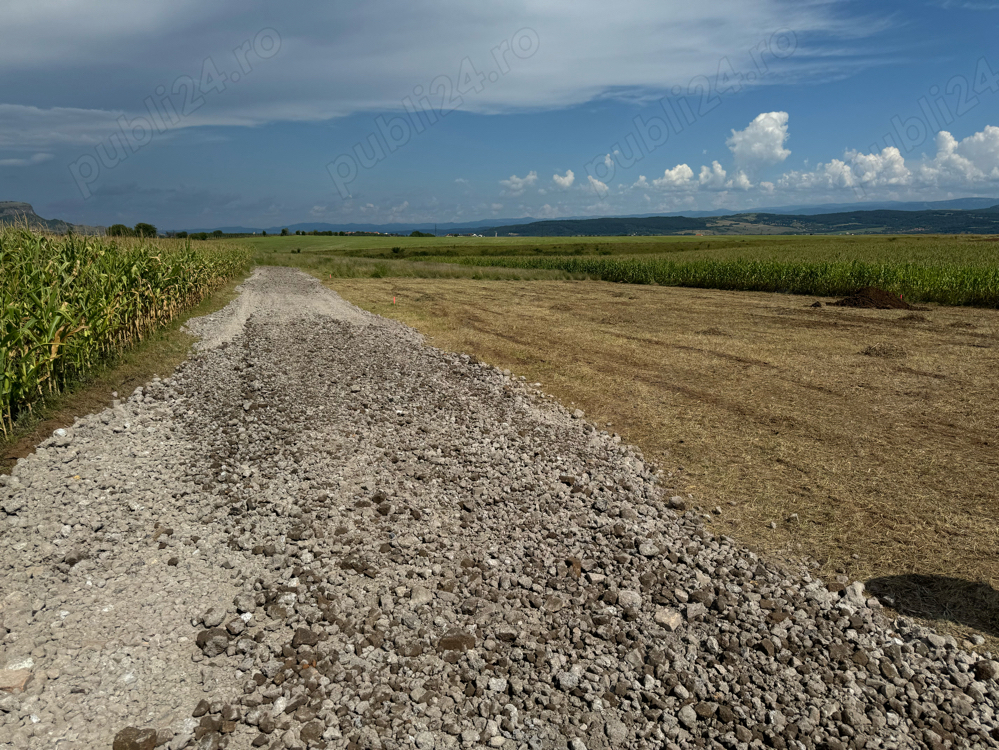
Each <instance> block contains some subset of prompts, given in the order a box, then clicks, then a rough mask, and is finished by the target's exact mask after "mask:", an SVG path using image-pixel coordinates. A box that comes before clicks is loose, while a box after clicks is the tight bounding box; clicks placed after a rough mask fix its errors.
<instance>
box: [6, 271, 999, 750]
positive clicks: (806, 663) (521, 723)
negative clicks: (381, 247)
mask: <svg viewBox="0 0 999 750" xmlns="http://www.w3.org/2000/svg"><path fill="white" fill-rule="evenodd" d="M241 292H242V293H241V295H240V297H239V298H238V299H237V300H234V301H233V303H231V304H230V305H229V306H228V307H226V308H225V309H224V310H222V311H220V312H219V313H216V314H214V315H211V316H206V317H205V318H201V319H199V320H197V321H192V323H191V324H190V325H189V327H190V329H191V330H192V331H193V332H195V333H196V334H197V335H199V336H200V337H201V341H200V344H199V346H198V347H197V351H196V352H195V353H194V354H193V355H192V357H191V358H190V359H189V360H188V361H187V362H185V363H184V365H182V366H181V368H179V370H178V371H177V372H176V373H175V374H174V375H173V376H172V377H170V378H168V379H165V380H159V379H154V380H153V381H152V382H151V383H149V384H147V385H145V386H143V387H141V388H138V389H137V390H136V391H135V393H134V394H133V395H132V396H131V397H130V398H128V399H127V400H126V401H124V402H122V403H118V402H115V403H114V404H113V406H112V407H111V408H109V409H107V410H105V411H103V412H101V413H99V414H94V415H91V416H88V417H85V418H83V419H80V420H78V421H77V422H76V423H75V424H74V425H73V426H72V427H71V428H68V429H66V430H63V431H59V432H58V433H57V434H54V435H53V436H52V437H51V438H49V439H48V440H46V441H45V442H44V443H42V444H41V445H40V446H39V448H38V450H37V451H36V453H35V454H34V455H32V456H30V457H28V458H26V459H23V460H21V461H20V462H19V463H18V464H17V466H16V467H15V469H14V471H13V473H12V474H11V475H10V476H9V477H0V539H2V543H0V747H10V748H18V749H21V748H59V749H60V750H70V749H74V750H75V749H79V750H84V749H86V750H89V749H90V748H108V747H113V748H114V749H115V750H133V749H135V748H153V747H166V748H171V750H180V749H181V748H200V749H202V750H210V749H213V748H223V747H226V748H232V749H233V750H240V749H242V748H251V747H264V748H289V749H291V750H295V749H302V750H304V749H305V748H336V749H338V750H343V749H347V748H349V749H350V750H361V749H363V750H369V749H374V748H384V749H385V750H391V749H394V748H414V747H415V748H420V750H449V749H450V748H478V747H490V748H507V750H539V749H541V748H544V749H545V750H548V749H552V748H560V749H561V748H571V749H572V750H597V749H603V748H636V749H637V748H681V747H712V748H719V747H720V748H759V747H774V748H806V749H811V748H829V749H830V750H838V749H841V748H842V749H845V748H965V747H967V748H991V747H997V746H999V719H997V716H996V710H997V706H999V683H997V679H999V664H997V663H996V662H995V661H994V660H993V658H992V655H991V654H975V653H971V652H968V651H964V650H962V649H961V648H959V646H958V644H957V643H956V642H955V641H954V640H953V638H951V637H949V636H941V635H938V634H937V633H934V632H933V631H930V630H926V629H923V628H920V627H917V626H916V625H914V624H913V623H911V622H909V621H907V620H905V619H904V618H896V619H893V620H889V619H888V618H886V617H885V615H884V614H883V612H882V611H881V608H880V605H879V604H878V602H877V600H876V599H873V598H868V596H867V595H866V592H865V591H864V588H863V585H862V584H861V583H859V582H855V583H852V584H850V585H846V586H844V585H843V584H841V583H833V584H829V585H827V584H826V583H824V582H823V581H821V580H818V579H816V578H815V577H814V576H813V575H812V574H811V573H810V572H809V568H808V567H807V566H806V565H805V564H802V565H799V566H790V567H789V566H786V565H782V564H776V563H774V562H771V561H768V560H765V559H761V558H759V557H757V556H756V555H754V554H753V553H751V552H749V551H747V550H746V549H744V548H742V547H740V546H739V545H738V544H737V543H735V542H734V541H733V540H731V539H728V538H726V537H719V536H715V535H713V534H712V533H711V532H710V531H709V530H708V529H706V528H705V527H704V526H703V524H702V522H701V519H700V517H699V516H698V515H697V514H695V513H694V512H692V511H688V510H687V509H686V505H687V503H686V501H685V499H684V498H682V497H680V496H679V495H677V494H675V493H673V492H672V491H671V490H670V489H669V488H668V487H664V486H663V483H662V481H661V479H660V477H659V476H658V475H657V474H656V473H655V472H653V471H652V470H651V469H650V467H648V466H647V465H646V464H645V462H644V461H643V459H642V456H641V454H640V453H639V451H638V450H637V449H635V448H633V447H630V446H627V445H623V444H622V443H621V441H620V439H619V438H618V437H617V436H614V435H610V434H608V433H607V432H604V431H601V430H600V429H599V428H597V427H595V426H594V425H592V424H591V423H589V422H587V421H586V419H585V415H583V414H582V413H578V412H577V413H570V412H569V411H567V410H566V409H564V408H563V407H562V406H560V405H558V404H557V403H554V402H553V401H552V400H551V399H549V398H547V397H545V396H544V394H541V393H540V392H539V391H537V390H536V389H535V388H533V387H531V386H528V385H527V384H525V383H523V382H521V380H520V379H517V378H516V377H514V376H511V375H509V374H508V373H507V374H504V373H503V372H500V371H498V370H496V369H495V368H493V367H490V366H488V365H485V364H482V363H479V362H477V361H475V360H473V359H471V358H469V357H468V356H467V355H458V354H450V353H446V352H442V351H439V350H436V349H434V348H432V347H429V346H426V345H425V344H424V343H423V341H422V340H421V338H420V337H419V335H418V334H416V333H415V332H413V331H412V330H411V329H408V328H406V327H404V326H402V325H400V324H397V323H395V322H392V321H388V320H385V319H382V318H378V317H376V316H373V315H370V314H368V313H365V312H363V311H361V310H359V309H358V308H356V307H354V306H352V305H349V304H348V303H346V302H344V301H343V300H342V299H340V298H339V297H338V296H337V295H335V294H334V293H333V292H330V291H328V290H326V289H324V288H323V287H322V285H321V284H320V283H319V282H318V281H317V280H316V279H314V278H312V277H309V276H307V275H305V274H303V273H301V272H298V271H293V270H290V269H278V268H259V269H257V270H256V271H255V273H254V275H253V276H252V277H251V278H250V279H249V280H248V281H247V282H246V283H245V284H244V285H243V286H242V287H241Z"/></svg>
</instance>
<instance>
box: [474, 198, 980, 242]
mask: <svg viewBox="0 0 999 750" xmlns="http://www.w3.org/2000/svg"><path fill="white" fill-rule="evenodd" d="M487 231H488V233H491V234H498V235H499V236H501V237H510V236H514V237H574V236H585V237H607V236H617V235H638V236H661V235H679V234H688V235H689V234H704V235H715V234H725V235H749V234H757V235H759V234H767V235H780V234H784V235H787V234H999V205H995V206H991V207H989V208H985V209H979V210H975V211H962V210H937V211H885V210H875V211H845V212H840V213H830V214H816V215H806V214H776V213H763V212H754V213H743V214H734V215H726V216H713V217H688V216H650V217H639V218H606V219H583V220H573V219H566V220H561V219H560V220H551V221H536V222H531V223H528V224H513V225H508V226H501V227H492V228H490V229H489V230H487Z"/></svg>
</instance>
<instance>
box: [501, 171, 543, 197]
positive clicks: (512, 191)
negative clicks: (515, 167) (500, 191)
mask: <svg viewBox="0 0 999 750" xmlns="http://www.w3.org/2000/svg"><path fill="white" fill-rule="evenodd" d="M537 181H538V173H537V172H534V171H531V172H528V174H527V176H526V177H518V176H517V175H515V174H513V175H510V179H508V180H500V185H502V186H503V187H504V188H505V189H506V192H507V194H509V195H512V196H517V195H523V194H524V191H525V190H526V189H527V188H529V187H531V186H532V185H533V184H534V183H536V182H537Z"/></svg>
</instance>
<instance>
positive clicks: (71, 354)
mask: <svg viewBox="0 0 999 750" xmlns="http://www.w3.org/2000/svg"><path fill="white" fill-rule="evenodd" d="M247 263H248V254H247V253H246V251H245V250H243V249H242V248H239V247H237V246H234V245H226V244H222V243H209V244H207V245H205V244H203V243H198V246H197V249H194V248H193V247H192V246H191V245H190V243H187V244H182V243H180V242H178V241H161V242H156V241H149V240H146V241H140V240H115V239H110V238H105V237H82V236H67V237H51V236H43V235H39V234H35V233H33V232H31V231H29V230H26V229H23V228H11V227H7V228H0V365H2V380H0V427H2V431H3V434H4V435H5V436H7V435H9V434H10V430H11V429H12V428H13V426H14V422H15V421H16V420H17V418H18V416H19V415H20V414H22V413H23V412H25V411H26V410H27V411H29V412H30V411H31V408H32V405H33V404H36V403H37V402H38V401H39V400H40V399H42V398H44V397H45V396H47V395H49V394H54V393H58V392H59V391H61V390H62V389H64V388H65V387H66V386H67V385H68V384H69V383H70V382H71V381H73V380H75V379H77V378H79V377H80V376H83V375H85V374H86V373H87V372H88V371H89V370H90V369H91V368H93V367H94V366H95V365H96V364H98V363H99V362H101V361H103V360H106V359H107V358H108V357H109V356H112V355H114V354H117V353H120V352H122V351H123V350H125V349H127V348H128V347H130V346H132V345H134V344H136V343H137V342H139V341H141V340H142V338H143V337H144V336H145V335H146V334H147V333H148V332H150V331H152V330H153V329H155V328H156V327H157V326H159V325H162V324H163V323H166V322H168V321H170V320H172V319H173V318H175V317H176V316H177V315H178V314H180V313H181V312H182V311H183V310H184V309H186V308H189V307H191V306H192V305H195V304H197V303H198V302H200V301H201V300H202V299H204V297H205V296H206V295H208V294H210V293H211V292H212V291H214V290H215V289H217V288H218V287H219V286H220V285H221V284H223V283H224V282H225V281H227V280H228V279H230V278H232V277H233V276H234V275H236V274H237V273H239V272H240V271H241V270H243V269H244V268H245V267H246V265H247Z"/></svg>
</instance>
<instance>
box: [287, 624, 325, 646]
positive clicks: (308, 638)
mask: <svg viewBox="0 0 999 750" xmlns="http://www.w3.org/2000/svg"><path fill="white" fill-rule="evenodd" d="M317 643H319V636H318V635H316V634H315V633H313V632H312V631H311V630H309V629H308V628H299V629H298V630H296V631H295V636H294V637H293V638H292V639H291V647H292V648H298V647H299V646H315V645H316V644H317Z"/></svg>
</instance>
